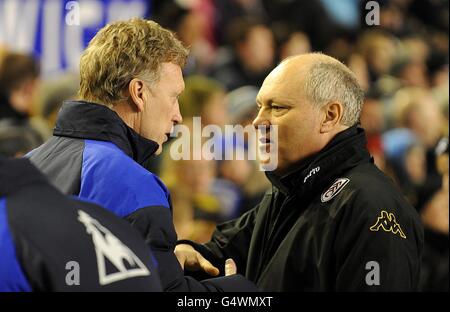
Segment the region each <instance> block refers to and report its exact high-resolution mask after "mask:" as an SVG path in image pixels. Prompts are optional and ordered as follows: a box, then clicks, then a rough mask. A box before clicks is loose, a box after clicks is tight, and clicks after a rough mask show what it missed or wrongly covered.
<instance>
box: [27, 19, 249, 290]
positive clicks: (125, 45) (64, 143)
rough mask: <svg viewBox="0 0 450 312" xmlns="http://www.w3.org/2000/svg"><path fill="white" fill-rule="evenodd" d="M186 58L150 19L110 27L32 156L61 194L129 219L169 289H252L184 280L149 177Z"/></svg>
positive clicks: (175, 106)
mask: <svg viewBox="0 0 450 312" xmlns="http://www.w3.org/2000/svg"><path fill="white" fill-rule="evenodd" d="M187 55H188V51H187V49H186V48H185V47H184V46H183V45H182V43H181V42H180V41H179V40H178V39H177V38H176V37H175V36H174V35H173V34H172V33H171V32H170V31H168V30H167V29H164V28H162V27H161V26H160V25H158V24H157V23H155V22H153V21H149V20H144V19H131V20H128V21H119V22H115V23H112V24H109V25H107V26H105V27H104V28H102V29H101V30H100V31H99V32H98V33H97V34H96V35H95V36H94V38H93V39H92V40H91V42H90V43H89V46H88V47H87V49H86V50H85V51H84V53H83V55H82V56H81V60H80V90H79V97H80V100H78V101H66V102H64V103H63V105H62V107H61V110H60V112H59V113H58V117H57V121H56V126H55V129H54V132H53V137H51V138H50V139H49V140H48V141H47V142H45V143H44V144H43V145H41V146H40V147H38V148H37V149H35V150H33V151H31V152H30V153H29V154H28V157H30V160H31V161H32V162H33V163H34V164H35V165H36V166H37V167H38V168H39V169H40V170H42V171H43V172H44V173H45V174H46V175H47V176H48V178H49V179H50V181H51V182H52V183H53V184H54V185H55V186H56V187H57V188H59V189H60V190H61V191H62V192H63V193H65V194H68V195H76V196H78V197H79V198H81V199H85V200H90V201H94V202H96V203H98V204H100V205H101V206H103V207H105V208H106V209H108V210H109V211H111V212H113V213H114V214H116V215H117V216H119V217H121V218H124V219H126V220H127V221H128V222H129V223H130V224H131V225H132V226H133V227H134V228H135V229H136V230H137V231H138V232H139V233H140V234H141V235H142V237H143V238H144V239H145V242H146V243H147V244H148V246H149V247H150V248H151V250H152V252H153V254H154V256H155V258H156V260H157V262H158V264H159V266H158V269H159V273H160V277H161V284H162V287H163V290H165V291H225V290H232V291H244V290H245V291H247V290H253V291H256V290H257V289H256V288H255V286H254V285H253V283H251V282H249V281H247V280H245V279H244V278H243V277H242V276H241V275H239V274H236V275H232V276H225V277H224V276H222V277H219V278H216V279H215V280H214V281H211V282H209V283H199V282H197V281H196V280H195V279H192V278H190V277H185V276H184V273H183V270H182V268H181V267H180V264H179V262H178V261H177V258H176V257H175V254H174V248H175V244H176V241H177V233H176V232H175V228H174V225H173V220H172V204H171V200H170V193H169V190H168V189H167V187H166V186H165V185H164V183H163V182H162V181H161V180H160V179H159V177H158V176H156V175H155V174H153V173H152V172H150V171H148V170H147V169H146V167H147V165H148V163H149V161H151V156H152V155H155V154H159V153H161V151H162V145H163V143H164V142H166V141H167V139H168V137H169V135H170V133H171V131H172V129H173V126H174V125H176V124H178V123H181V122H182V116H181V114H180V108H179V103H178V97H179V95H180V94H181V93H182V92H183V90H184V81H183V75H182V67H183V66H184V64H185V62H186V58H187ZM222 272H223V271H222ZM211 273H213V274H215V275H217V274H219V270H218V269H215V268H214V269H213V271H212V272H211ZM213 285H214V286H213Z"/></svg>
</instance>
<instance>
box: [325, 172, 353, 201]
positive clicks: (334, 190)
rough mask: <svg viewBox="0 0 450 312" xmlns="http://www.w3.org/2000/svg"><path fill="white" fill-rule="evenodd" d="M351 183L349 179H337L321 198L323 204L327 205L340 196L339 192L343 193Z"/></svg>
mask: <svg viewBox="0 0 450 312" xmlns="http://www.w3.org/2000/svg"><path fill="white" fill-rule="evenodd" d="M349 181H350V180H349V179H347V178H340V179H337V180H336V181H335V182H334V183H333V185H332V186H330V188H329V189H328V190H326V191H325V192H323V194H322V196H321V197H320V200H321V201H322V203H326V202H327V201H329V200H331V199H332V198H333V197H334V196H336V195H337V194H339V192H340V191H342V189H343V188H344V186H346V185H347V183H348V182H349Z"/></svg>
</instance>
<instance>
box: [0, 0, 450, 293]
mask: <svg viewBox="0 0 450 312" xmlns="http://www.w3.org/2000/svg"><path fill="white" fill-rule="evenodd" d="M366 2H367V1H358V0H339V1H332V0H308V1H302V0H284V1H281V0H275V1H268V0H191V1H188V0H186V1H169V0H164V1H163V0H152V1H151V7H152V14H151V15H150V16H148V18H151V19H153V20H155V21H157V22H158V23H160V24H161V25H162V26H164V27H166V28H169V29H171V30H173V31H174V32H176V34H177V36H178V37H179V38H180V39H181V40H182V41H183V42H184V43H185V44H186V45H187V46H188V47H189V48H190V51H191V53H190V56H189V59H188V63H187V65H186V67H185V72H184V74H185V83H186V89H185V92H184V93H183V94H182V96H181V98H180V100H179V101H180V108H181V110H182V115H183V118H184V124H185V125H187V126H188V127H189V126H192V117H201V122H202V125H208V124H214V125H217V126H219V127H221V128H222V129H223V127H224V126H225V125H237V124H240V125H242V126H246V125H249V124H251V121H252V119H253V118H254V117H255V116H256V105H255V97H256V94H257V92H258V88H259V87H260V86H261V84H262V82H263V81H264V78H265V76H266V75H267V74H268V73H269V72H270V70H272V69H273V68H274V67H275V66H276V64H278V63H279V62H280V61H281V60H283V59H284V58H286V57H288V56H291V55H296V54H301V53H306V52H310V51H322V52H323V53H326V54H328V55H331V56H333V57H335V58H337V59H339V60H341V61H342V62H343V63H345V64H347V65H348V66H349V67H350V69H352V70H353V71H354V73H355V74H356V76H357V78H358V79H359V82H360V84H361V86H362V87H363V88H364V90H365V92H366V99H365V104H364V106H363V111H362V115H361V126H362V127H364V128H365V129H366V133H367V139H368V147H369V150H370V152H371V154H372V155H373V157H374V159H375V163H376V164H377V166H378V167H379V168H380V169H381V170H383V171H384V172H386V173H387V174H389V175H390V176H391V177H392V178H393V179H394V180H395V181H396V182H397V184H398V186H399V187H400V188H401V190H402V191H403V193H404V195H405V196H406V197H407V198H408V200H409V201H410V203H411V204H412V205H413V206H414V207H415V208H416V209H417V211H418V212H419V214H420V215H421V216H422V220H423V223H424V227H425V239H426V242H425V244H426V245H425V255H424V268H423V270H422V271H423V289H424V290H447V291H448V274H449V272H448V269H449V267H448V253H449V247H448V232H449V215H448V211H449V194H448V140H447V147H445V138H447V137H448V125H449V121H448V107H449V67H448V66H449V61H448V41H449V15H448V13H449V12H448V1H446V0H436V1H432V0H390V1H389V0H384V1H381V0H379V1H377V3H378V4H379V5H380V25H367V24H366V14H367V13H368V12H369V11H368V10H367V9H365V4H366ZM77 89H78V73H69V72H68V73H66V74H65V75H63V76H61V77H58V79H57V80H42V79H41V78H40V68H39V61H38V60H36V59H34V58H33V57H32V56H30V55H24V54H20V53H16V52H13V51H9V50H8V47H6V46H2V45H1V42H0V154H2V155H6V156H8V157H20V156H23V155H25V154H26V153H27V152H29V151H30V150H32V149H33V148H35V147H37V146H39V145H40V144H41V143H42V142H43V141H44V140H45V139H47V138H48V137H49V136H50V135H51V131H52V128H53V126H54V122H55V117H56V114H57V112H58V109H59V107H60V105H61V103H62V101H63V100H66V99H72V98H76V96H77ZM230 139H231V140H233V138H221V140H230ZM233 144H234V146H235V147H236V149H243V150H245V149H246V148H247V147H248V146H247V142H245V140H244V142H236V141H233ZM443 146H444V147H443ZM168 150H170V147H167V148H166V150H165V152H164V153H163V154H162V155H161V156H159V157H158V158H155V159H154V161H153V162H152V163H151V164H148V167H149V168H151V170H153V171H154V172H155V173H157V174H159V175H160V176H161V177H162V179H163V181H164V182H165V183H166V184H167V185H168V187H169V189H170V191H171V196H172V201H173V207H174V221H175V226H176V230H177V232H178V236H179V238H180V239H192V240H195V241H197V242H206V241H209V238H210V235H211V233H212V231H213V230H214V227H215V225H216V224H217V223H218V222H223V221H226V220H228V219H231V218H234V217H237V216H239V215H241V214H242V213H243V212H245V211H247V210H249V209H251V208H253V207H254V206H255V205H256V204H257V203H258V202H259V200H260V199H261V196H262V195H263V194H264V192H265V191H266V190H267V188H268V187H269V183H268V181H267V179H266V178H265V175H264V173H263V172H261V171H260V170H259V169H258V166H257V163H256V162H255V161H249V160H222V161H208V160H205V159H203V160H181V161H175V160H173V159H171V157H170V155H169V152H168ZM445 157H446V158H445Z"/></svg>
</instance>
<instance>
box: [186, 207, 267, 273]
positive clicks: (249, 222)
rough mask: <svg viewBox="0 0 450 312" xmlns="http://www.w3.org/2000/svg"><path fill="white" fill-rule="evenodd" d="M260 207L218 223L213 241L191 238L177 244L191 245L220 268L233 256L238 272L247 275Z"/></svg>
mask: <svg viewBox="0 0 450 312" xmlns="http://www.w3.org/2000/svg"><path fill="white" fill-rule="evenodd" d="M258 208H259V206H256V207H255V208H253V209H252V210H250V211H248V212H246V213H245V214H243V215H242V216H241V217H240V218H238V219H235V220H231V221H228V222H225V223H222V224H220V225H218V226H217V227H216V230H215V231H214V233H213V236H212V238H211V241H210V242H208V243H206V244H204V245H202V244H197V243H195V242H192V241H189V240H180V241H178V242H177V244H189V245H191V246H192V247H194V248H195V250H197V251H198V252H200V253H201V254H202V255H203V256H204V257H205V258H206V259H208V260H209V261H210V262H211V263H212V264H213V265H214V266H216V267H217V268H219V269H220V270H222V268H224V265H225V260H226V259H228V258H232V259H233V260H234V261H235V262H236V266H237V269H238V272H239V273H241V274H244V275H245V268H246V264H247V255H248V249H249V246H250V240H251V238H252V233H253V229H254V227H255V220H256V215H257V213H258Z"/></svg>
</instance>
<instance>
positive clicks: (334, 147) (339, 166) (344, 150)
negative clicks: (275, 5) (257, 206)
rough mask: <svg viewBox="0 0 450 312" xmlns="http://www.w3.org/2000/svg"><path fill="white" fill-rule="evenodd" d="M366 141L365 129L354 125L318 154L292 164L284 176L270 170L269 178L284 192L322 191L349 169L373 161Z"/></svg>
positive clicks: (338, 135)
mask: <svg viewBox="0 0 450 312" xmlns="http://www.w3.org/2000/svg"><path fill="white" fill-rule="evenodd" d="M366 144H367V141H366V137H365V132H364V129H362V128H359V127H357V126H353V127H350V128H348V129H346V130H344V131H342V132H340V133H338V134H337V135H336V136H335V137H334V138H333V139H332V140H331V141H330V143H328V144H327V146H325V148H324V149H323V150H321V151H320V152H319V153H317V154H315V155H313V156H311V157H310V158H308V159H307V160H305V161H302V163H301V164H297V165H293V166H292V167H291V169H290V170H289V171H288V173H287V174H285V175H284V176H282V177H279V176H277V175H276V174H274V173H272V172H268V173H267V177H268V178H269V180H270V181H271V182H272V184H273V185H274V186H275V187H277V188H278V189H279V190H280V191H282V192H283V193H285V194H292V193H299V192H301V193H303V194H304V193H305V192H312V191H315V192H316V191H319V192H320V191H322V190H323V189H324V188H325V187H326V186H329V185H330V184H331V183H332V182H333V181H332V180H334V179H336V178H338V177H340V176H341V175H342V174H344V173H345V172H346V171H348V170H350V169H351V168H353V167H355V166H356V165H358V164H360V163H363V162H369V161H371V156H370V154H369V152H368V151H367V149H366Z"/></svg>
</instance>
